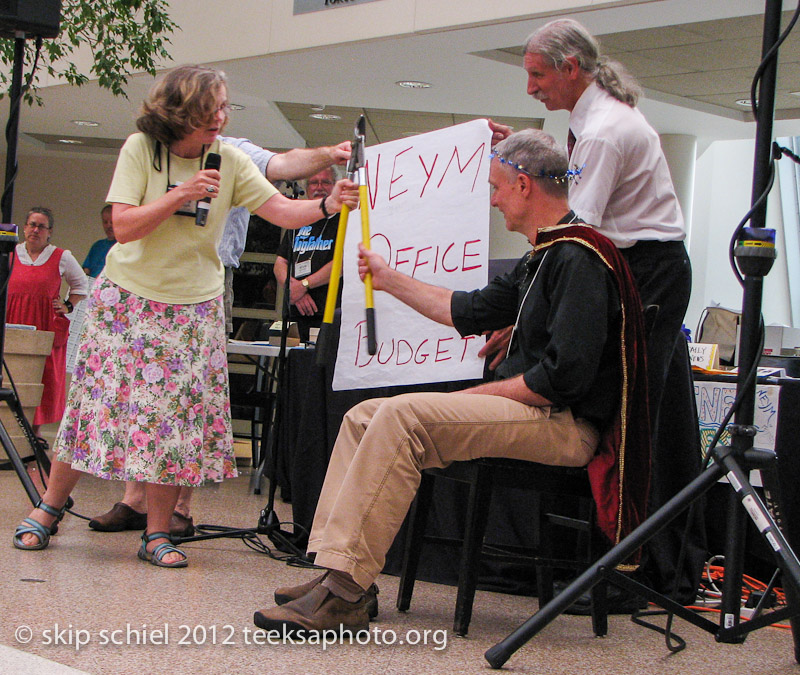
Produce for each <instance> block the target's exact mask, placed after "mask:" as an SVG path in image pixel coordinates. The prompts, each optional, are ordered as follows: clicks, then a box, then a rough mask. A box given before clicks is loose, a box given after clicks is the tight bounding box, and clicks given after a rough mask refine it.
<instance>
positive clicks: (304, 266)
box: [294, 260, 311, 279]
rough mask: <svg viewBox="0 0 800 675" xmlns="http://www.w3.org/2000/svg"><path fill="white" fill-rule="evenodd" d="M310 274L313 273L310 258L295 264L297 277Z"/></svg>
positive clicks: (295, 275)
mask: <svg viewBox="0 0 800 675" xmlns="http://www.w3.org/2000/svg"><path fill="white" fill-rule="evenodd" d="M309 274H311V261H310V260H304V261H303V262H298V263H295V264H294V277H295V279H301V278H303V277H307V276H308V275H309Z"/></svg>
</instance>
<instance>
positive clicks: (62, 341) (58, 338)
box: [6, 248, 69, 426]
mask: <svg viewBox="0 0 800 675" xmlns="http://www.w3.org/2000/svg"><path fill="white" fill-rule="evenodd" d="M62 253H64V250H63V249H60V248H56V250H55V251H53V254H52V255H51V256H50V258H49V259H48V261H47V262H46V263H45V264H44V265H25V264H23V263H22V262H21V261H20V260H19V258H17V257H16V256H14V255H12V260H14V267H13V269H12V271H11V276H10V278H9V281H8V309H7V311H6V321H8V322H9V323H23V324H28V325H31V326H36V328H38V329H39V330H49V331H53V332H54V333H55V338H54V340H53V350H52V351H51V352H50V356H48V357H47V360H46V361H45V364H44V374H43V375H42V384H44V392H43V394H42V402H41V404H40V405H39V407H38V408H36V414H35V415H34V417H33V425H34V426H38V425H40V424H51V423H53V422H60V421H61V417H62V416H63V415H64V405H65V402H66V377H67V338H68V337H69V319H67V318H65V317H63V316H58V315H57V314H56V313H55V310H54V309H53V299H54V298H58V297H59V295H60V292H61V274H60V273H59V271H58V266H59V264H60V262H61V254H62ZM11 377H14V373H11Z"/></svg>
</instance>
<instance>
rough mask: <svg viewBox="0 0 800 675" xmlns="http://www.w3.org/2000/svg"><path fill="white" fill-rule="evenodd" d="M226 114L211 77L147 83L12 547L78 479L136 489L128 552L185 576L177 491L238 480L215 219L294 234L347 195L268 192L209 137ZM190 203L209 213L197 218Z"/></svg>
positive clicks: (55, 516) (33, 536)
mask: <svg viewBox="0 0 800 675" xmlns="http://www.w3.org/2000/svg"><path fill="white" fill-rule="evenodd" d="M229 109H230V108H229V103H228V92H227V84H226V80H225V76H224V74H223V73H222V72H220V71H217V70H214V69H212V68H207V67H203V66H182V67H180V68H176V69H174V70H172V71H170V72H169V73H167V74H166V75H165V76H164V77H163V78H161V79H160V80H159V81H158V82H157V83H156V84H155V85H154V86H153V88H152V89H151V91H150V94H149V96H148V98H147V100H146V101H145V102H144V104H143V107H142V112H141V114H140V116H139V118H138V120H137V128H138V129H139V133H135V134H133V135H132V136H130V137H129V138H128V140H127V141H126V142H125V145H124V146H123V148H122V150H121V152H120V156H119V159H118V160H117V166H116V169H115V172H114V178H113V179H112V183H111V187H110V189H109V194H108V198H107V201H108V202H109V203H111V204H112V205H113V219H114V228H115V232H116V235H117V242H118V245H117V246H114V247H113V248H112V250H111V251H110V252H109V255H108V257H107V260H106V268H105V270H103V272H102V273H101V275H100V278H99V279H98V281H97V283H96V284H95V286H94V288H93V289H92V296H91V298H90V300H89V303H88V308H87V313H86V324H85V328H84V332H83V338H82V340H81V345H80V349H79V354H78V359H77V363H76V368H75V374H74V379H73V382H72V386H71V389H70V396H69V403H68V410H67V412H66V414H65V416H64V419H63V421H62V424H61V427H60V429H59V433H58V437H57V439H56V445H55V451H56V459H55V460H54V461H53V465H52V471H51V474H50V482H49V484H48V486H47V490H46V492H45V494H44V496H43V497H42V500H41V501H40V502H39V503H38V504H37V506H36V507H35V508H34V509H33V511H32V512H31V513H30V515H29V516H28V517H27V518H26V519H25V520H24V522H23V524H22V525H20V526H18V527H17V529H16V531H15V533H14V537H13V544H14V546H15V547H17V548H19V549H23V550H38V549H43V548H46V547H47V546H48V544H49V542H50V535H51V534H52V531H53V526H54V525H55V524H56V523H57V522H58V521H59V520H60V518H61V517H62V515H63V512H64V505H65V503H66V501H67V499H68V497H69V495H70V493H71V492H72V489H73V488H74V486H75V485H76V483H77V482H78V480H79V478H80V477H81V475H82V473H83V472H86V473H91V474H93V475H96V476H98V477H101V478H106V479H117V480H136V481H139V482H144V483H146V486H145V492H146V495H147V528H146V530H145V532H144V533H143V535H142V542H141V546H140V547H139V549H138V553H137V555H138V557H139V558H140V559H142V560H145V561H147V562H149V563H151V564H153V565H156V566H159V567H185V566H186V565H187V564H188V558H187V556H186V554H185V553H184V552H183V551H181V550H180V549H178V548H177V547H175V546H174V545H173V544H172V543H171V542H170V538H169V522H170V518H171V516H172V514H173V512H174V509H175V504H176V502H177V499H178V493H179V491H180V487H181V486H183V485H186V486H195V485H200V484H202V483H204V482H206V481H214V482H219V481H221V480H223V479H225V478H233V477H235V476H236V475H237V471H236V463H235V458H234V453H233V438H232V434H231V420H230V401H229V396H228V372H227V359H226V349H225V347H226V345H225V343H226V336H225V320H224V309H223V301H222V293H223V285H224V272H223V266H222V263H221V261H220V259H219V255H218V253H217V247H218V245H219V241H220V238H221V236H222V231H223V228H224V225H225V219H226V217H227V214H228V211H229V210H230V208H231V207H232V206H244V207H246V208H248V209H250V210H251V211H253V212H255V213H257V214H258V215H260V216H261V217H262V218H264V219H267V220H269V221H270V222H273V223H280V224H281V225H282V226H284V227H287V228H299V227H303V226H304V225H309V224H311V223H313V222H314V221H316V220H317V219H318V217H319V213H320V212H321V211H322V212H324V211H325V210H326V209H327V210H329V211H338V210H340V209H341V207H342V205H343V204H344V203H347V204H348V205H349V206H355V205H356V204H357V203H358V196H357V191H356V189H355V186H354V185H353V183H352V182H348V181H342V182H341V183H340V184H338V185H337V186H336V188H334V190H333V192H332V193H331V195H330V197H327V198H326V199H325V200H321V201H306V202H300V201H293V200H290V199H287V198H286V197H284V196H283V195H281V194H280V193H279V192H278V191H277V190H276V189H275V188H274V187H273V186H272V184H271V183H269V181H268V180H267V179H266V177H265V176H264V175H263V174H262V173H260V172H259V171H258V169H257V168H256V166H255V165H254V164H253V162H252V161H250V159H249V158H248V157H247V155H245V154H244V153H242V152H241V151H239V150H237V149H236V148H233V147H231V146H229V145H227V144H225V143H222V142H221V141H220V140H219V139H218V136H219V134H220V132H221V131H222V129H223V128H224V127H225V124H226V123H227V121H228V111H229ZM209 153H216V154H219V155H220V157H221V166H220V168H219V169H214V168H204V167H205V164H206V159H207V155H208V154H209ZM200 200H208V205H209V210H208V214H207V219H206V221H205V222H202V223H201V222H200V219H199V218H198V208H199V202H200ZM323 202H327V204H325V203H323ZM198 225H202V226H200V227H199V226H198Z"/></svg>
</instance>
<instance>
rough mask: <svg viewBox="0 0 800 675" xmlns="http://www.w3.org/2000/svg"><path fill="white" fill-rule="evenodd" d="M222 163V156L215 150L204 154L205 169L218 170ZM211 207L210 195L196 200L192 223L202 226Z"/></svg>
mask: <svg viewBox="0 0 800 675" xmlns="http://www.w3.org/2000/svg"><path fill="white" fill-rule="evenodd" d="M221 164H222V157H220V156H219V155H218V154H217V153H216V152H209V153H208V155H207V156H206V165H205V167H203V168H205V169H216V170H217V171H219V167H220V165H221ZM209 209H211V197H204V198H203V199H198V200H197V212H196V213H195V216H194V224H195V225H199V226H200V227H204V226H205V224H206V220H207V219H208V211H209Z"/></svg>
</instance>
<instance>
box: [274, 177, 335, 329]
mask: <svg viewBox="0 0 800 675" xmlns="http://www.w3.org/2000/svg"><path fill="white" fill-rule="evenodd" d="M335 183H336V176H335V174H334V171H333V168H332V167H330V168H327V169H324V170H322V171H320V172H319V173H318V174H316V175H315V176H312V177H311V178H309V179H308V182H307V186H306V198H307V199H320V198H322V197H324V196H326V195H329V194H330V193H331V190H333V186H334V185H335ZM338 229H339V214H338V213H332V214H329V215H328V216H327V217H324V218H321V219H320V220H318V221H317V222H316V223H314V224H313V225H310V226H309V227H304V228H303V229H301V230H298V231H297V232H296V233H294V237H292V236H291V233H286V234H284V237H283V239H282V240H281V245H280V247H279V248H278V257H277V259H276V260H275V265H274V267H273V271H274V273H275V279H276V281H277V282H278V284H279V285H280V286H283V285H284V284H285V283H286V275H287V274H288V270H289V246H290V244H291V245H292V255H293V257H294V276H292V278H291V279H290V280H289V303H290V314H289V318H290V320H291V321H294V322H296V323H297V328H298V330H299V332H300V340H301V341H302V342H308V339H309V329H311V328H319V327H320V325H321V324H322V316H323V314H324V310H325V300H326V298H327V295H328V281H329V280H330V278H331V268H332V267H333V250H334V243H335V241H336V232H337V230H338Z"/></svg>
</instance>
